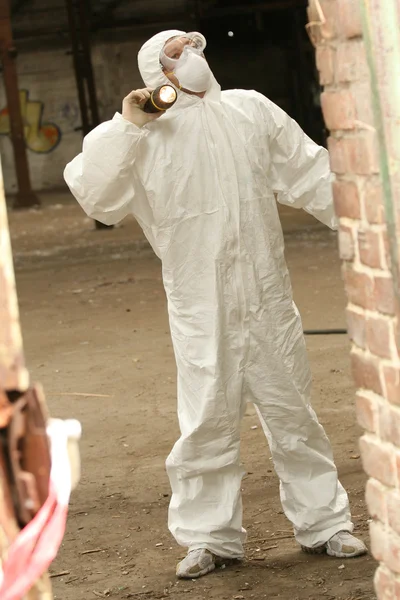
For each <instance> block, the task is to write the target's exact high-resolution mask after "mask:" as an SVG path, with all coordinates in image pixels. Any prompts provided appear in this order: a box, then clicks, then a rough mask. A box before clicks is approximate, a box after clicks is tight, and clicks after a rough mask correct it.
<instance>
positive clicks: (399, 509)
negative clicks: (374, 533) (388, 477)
mask: <svg viewBox="0 0 400 600" xmlns="http://www.w3.org/2000/svg"><path fill="white" fill-rule="evenodd" d="M386 505H387V515H388V523H389V525H390V527H391V528H392V529H394V531H395V532H396V533H397V534H400V493H399V491H398V490H393V491H391V492H390V493H388V494H387V495H386Z"/></svg>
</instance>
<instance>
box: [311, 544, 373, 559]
mask: <svg viewBox="0 0 400 600" xmlns="http://www.w3.org/2000/svg"><path fill="white" fill-rule="evenodd" d="M301 549H302V551H303V552H305V554H312V555H314V556H321V554H327V555H328V556H332V557H334V558H357V556H364V554H367V552H368V550H367V549H366V548H365V549H364V550H357V551H356V552H353V553H352V554H345V553H344V552H335V551H334V550H331V549H330V548H328V545H327V544H324V545H323V546H318V547H317V548H307V546H301Z"/></svg>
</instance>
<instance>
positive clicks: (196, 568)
mask: <svg viewBox="0 0 400 600" xmlns="http://www.w3.org/2000/svg"><path fill="white" fill-rule="evenodd" d="M220 560H222V559H220ZM216 563H217V557H216V556H215V555H214V554H212V552H210V551H209V550H206V549H205V548H198V549H197V550H191V551H190V552H188V553H187V555H186V556H185V558H184V559H183V560H182V561H181V562H180V563H179V564H178V566H177V567H176V575H177V577H179V579H197V577H202V576H203V575H207V573H211V571H214V569H215V567H216V566H217V565H216Z"/></svg>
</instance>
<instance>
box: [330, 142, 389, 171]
mask: <svg viewBox="0 0 400 600" xmlns="http://www.w3.org/2000/svg"><path fill="white" fill-rule="evenodd" d="M328 150H329V155H330V161H331V169H332V171H333V172H334V173H338V174H339V175H343V174H345V173H355V174H357V175H371V174H375V173H379V155H378V149H377V145H376V138H375V134H374V133H373V132H369V131H368V132H365V131H364V132H362V133H359V134H357V135H356V136H352V137H346V138H333V137H330V138H328Z"/></svg>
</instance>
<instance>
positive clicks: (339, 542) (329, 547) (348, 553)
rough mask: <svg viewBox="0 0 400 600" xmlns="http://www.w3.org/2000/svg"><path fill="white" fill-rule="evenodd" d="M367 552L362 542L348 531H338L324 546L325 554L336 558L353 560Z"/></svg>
mask: <svg viewBox="0 0 400 600" xmlns="http://www.w3.org/2000/svg"><path fill="white" fill-rule="evenodd" d="M367 552H368V550H367V547H366V545H365V544H364V542H363V541H362V540H359V539H358V538H356V537H354V535H351V533H349V532H348V531H339V533H336V534H335V535H334V536H333V537H331V539H330V540H329V542H327V544H326V553H327V554H329V556H336V558H354V557H355V556H362V555H363V554H366V553H367Z"/></svg>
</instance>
